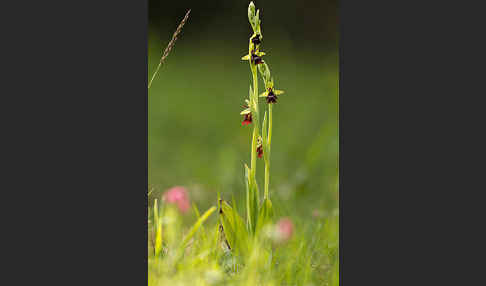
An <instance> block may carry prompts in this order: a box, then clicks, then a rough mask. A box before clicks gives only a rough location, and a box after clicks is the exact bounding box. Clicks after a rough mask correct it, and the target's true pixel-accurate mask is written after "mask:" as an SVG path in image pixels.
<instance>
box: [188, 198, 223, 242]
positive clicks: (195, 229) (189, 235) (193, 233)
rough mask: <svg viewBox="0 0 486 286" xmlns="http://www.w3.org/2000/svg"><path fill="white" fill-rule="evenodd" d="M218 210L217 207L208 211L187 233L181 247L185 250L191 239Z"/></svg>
mask: <svg viewBox="0 0 486 286" xmlns="http://www.w3.org/2000/svg"><path fill="white" fill-rule="evenodd" d="M215 210H216V207H215V206H213V207H211V208H210V209H208V210H207V211H206V212H205V213H204V214H203V215H202V216H201V217H200V218H199V219H198V220H197V221H196V223H195V224H194V225H193V226H192V227H191V229H190V230H189V232H188V233H187V235H186V237H185V238H184V240H183V241H182V244H181V247H182V248H185V247H186V246H187V244H188V243H189V241H190V240H191V238H192V237H193V236H194V235H195V234H196V232H197V230H198V229H199V228H200V227H201V225H202V224H203V223H204V221H206V220H207V219H208V217H209V216H210V215H211V214H212V213H213V212H214V211H215Z"/></svg>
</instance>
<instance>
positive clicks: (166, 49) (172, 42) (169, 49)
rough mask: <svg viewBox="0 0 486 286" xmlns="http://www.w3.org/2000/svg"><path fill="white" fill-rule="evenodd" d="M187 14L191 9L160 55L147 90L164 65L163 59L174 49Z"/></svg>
mask: <svg viewBox="0 0 486 286" xmlns="http://www.w3.org/2000/svg"><path fill="white" fill-rule="evenodd" d="M189 13H191V9H189V10H187V13H186V15H185V16H184V19H182V21H181V23H180V24H179V26H178V27H177V30H176V31H175V32H174V34H173V35H172V39H171V40H170V42H169V44H168V45H167V47H166V48H165V50H164V53H163V54H162V57H161V58H160V62H159V65H158V66H157V69H156V70H155V72H154V74H153V75H152V78H151V79H150V82H149V84H148V88H150V86H152V82H153V81H154V78H155V76H156V75H157V73H158V72H159V69H160V67H161V66H162V64H163V63H164V61H165V58H167V56H168V55H169V53H170V51H171V50H172V48H173V47H174V45H175V42H176V41H177V36H178V35H179V34H180V33H181V31H182V27H184V24H185V23H186V21H187V19H188V18H189Z"/></svg>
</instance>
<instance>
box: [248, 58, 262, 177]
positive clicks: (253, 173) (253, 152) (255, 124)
mask: <svg viewBox="0 0 486 286" xmlns="http://www.w3.org/2000/svg"><path fill="white" fill-rule="evenodd" d="M250 65H251V63H250ZM251 73H252V75H253V100H252V101H253V104H254V107H255V120H254V122H253V137H252V141H251V177H252V178H253V180H255V181H254V182H255V185H256V165H257V162H256V156H257V154H256V147H257V139H258V126H259V124H260V117H259V112H258V77H257V70H256V66H251Z"/></svg>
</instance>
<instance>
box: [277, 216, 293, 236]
mask: <svg viewBox="0 0 486 286" xmlns="http://www.w3.org/2000/svg"><path fill="white" fill-rule="evenodd" d="M293 233H294V224H293V223H292V220H290V218H287V217H284V218H281V219H280V220H279V221H278V222H277V234H278V238H279V240H281V241H287V240H289V239H290V238H291V237H292V234H293Z"/></svg>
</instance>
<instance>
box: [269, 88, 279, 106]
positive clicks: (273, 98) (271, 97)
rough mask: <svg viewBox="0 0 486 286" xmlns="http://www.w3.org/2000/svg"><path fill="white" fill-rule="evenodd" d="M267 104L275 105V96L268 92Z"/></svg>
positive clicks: (271, 91)
mask: <svg viewBox="0 0 486 286" xmlns="http://www.w3.org/2000/svg"><path fill="white" fill-rule="evenodd" d="M267 103H277V95H276V94H275V93H273V90H270V91H269V92H268V95H267Z"/></svg>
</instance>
